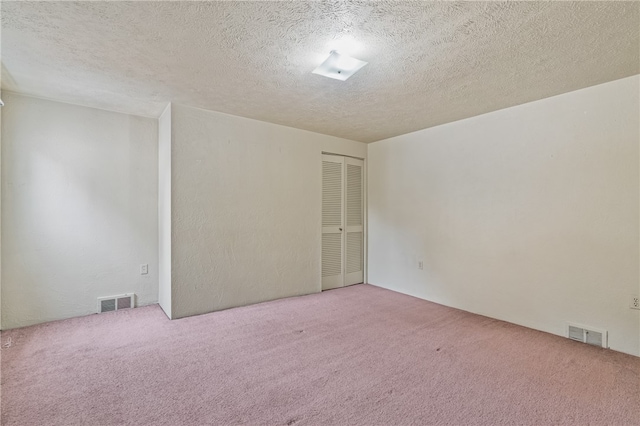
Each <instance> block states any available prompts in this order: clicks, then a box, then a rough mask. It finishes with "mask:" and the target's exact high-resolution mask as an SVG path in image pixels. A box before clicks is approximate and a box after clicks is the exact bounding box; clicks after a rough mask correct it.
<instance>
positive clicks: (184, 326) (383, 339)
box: [1, 285, 640, 426]
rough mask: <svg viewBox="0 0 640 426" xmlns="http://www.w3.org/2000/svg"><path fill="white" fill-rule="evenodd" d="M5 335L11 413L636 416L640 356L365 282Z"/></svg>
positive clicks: (499, 421)
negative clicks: (193, 312) (217, 308)
mask: <svg viewBox="0 0 640 426" xmlns="http://www.w3.org/2000/svg"><path fill="white" fill-rule="evenodd" d="M8 339H11V342H12V346H11V347H9V348H3V349H2V361H1V362H2V404H1V407H2V416H1V419H2V424H3V425H6V426H9V425H29V426H36V425H171V426H178V425H235V424H249V425H296V426H298V425H412V424H415V425H445V424H447V425H504V424H509V425H515V424H518V425H545V424H554V425H596V424H602V425H638V424H640V358H636V357H632V356H627V355H624V354H621V353H616V352H613V351H608V350H604V349H599V348H595V347H591V346H587V345H583V344H580V343H575V342H572V341H569V340H567V339H563V338H560V337H556V336H552V335H549V334H546V333H541V332H537V331H534V330H530V329H526V328H523V327H519V326H515V325H511V324H508V323H504V322H501V321H497V320H492V319H489V318H485V317H481V316H477V315H473V314H469V313H465V312H462V311H458V310H455V309H451V308H446V307H443V306H440V305H436V304H433V303H429V302H426V301H423V300H419V299H415V298H412V297H409V296H404V295H401V294H398V293H394V292H391V291H387V290H383V289H380V288H376V287H372V286H367V285H358V286H353V287H348V288H344V289H339V290H333V291H329V292H326V293H322V294H317V295H311V296H304V297H298V298H291V299H285V300H278V301H274V302H268V303H263V304H259V305H254V306H248V307H244V308H237V309H232V310H228V311H223V312H217V313H213V314H208V315H202V316H198V317H191V318H186V319H181V320H176V321H169V320H168V319H166V317H165V316H164V314H163V313H162V311H161V310H160V308H159V307H157V306H150V307H145V308H137V309H133V310H130V311H120V312H116V313H109V314H102V315H93V316H89V317H84V318H75V319H70V320H65V321H59V322H55V323H49V324H44V325H39V326H34V327H28V328H23V329H18V330H12V331H8V332H4V333H2V343H3V344H4V343H6V342H7V341H8Z"/></svg>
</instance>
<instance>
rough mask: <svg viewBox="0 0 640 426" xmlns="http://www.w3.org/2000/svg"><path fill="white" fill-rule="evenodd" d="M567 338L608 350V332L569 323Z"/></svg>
mask: <svg viewBox="0 0 640 426" xmlns="http://www.w3.org/2000/svg"><path fill="white" fill-rule="evenodd" d="M567 337H568V338H569V339H571V340H575V341H576V342H582V343H586V344H588V345H593V346H600V347H602V348H607V347H608V346H607V331H606V330H601V329H597V328H593V327H586V326H583V325H580V324H573V323H567Z"/></svg>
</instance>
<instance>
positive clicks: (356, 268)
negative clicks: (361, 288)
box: [344, 157, 364, 285]
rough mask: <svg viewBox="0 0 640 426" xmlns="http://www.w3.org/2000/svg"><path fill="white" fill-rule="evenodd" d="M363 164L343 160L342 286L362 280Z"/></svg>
mask: <svg viewBox="0 0 640 426" xmlns="http://www.w3.org/2000/svg"><path fill="white" fill-rule="evenodd" d="M363 166H364V162H363V161H362V160H357V159H355V158H348V157H347V158H345V174H346V182H345V183H346V185H345V186H346V190H345V198H346V200H345V205H346V209H345V210H346V216H347V217H346V227H345V229H346V238H345V240H346V241H345V243H346V250H345V277H344V285H351V284H359V283H361V282H363V281H364V280H363V279H364V273H363V270H364V268H363V266H364V227H363V225H364V211H363V210H364V209H363V201H364V200H363V198H364V197H363V184H362V183H363V172H364V170H363V169H364V167H363Z"/></svg>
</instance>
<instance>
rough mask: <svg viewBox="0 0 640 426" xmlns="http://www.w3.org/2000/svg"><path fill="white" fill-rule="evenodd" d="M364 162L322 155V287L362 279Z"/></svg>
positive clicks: (359, 281) (358, 281) (349, 283)
mask: <svg viewBox="0 0 640 426" xmlns="http://www.w3.org/2000/svg"><path fill="white" fill-rule="evenodd" d="M363 191H364V161H363V160H360V159H356V158H351V157H343V156H340V155H329V154H323V155H322V290H330V289H332V288H338V287H344V286H347V285H352V284H359V283H362V282H363V281H364V192H363Z"/></svg>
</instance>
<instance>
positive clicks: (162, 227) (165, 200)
mask: <svg viewBox="0 0 640 426" xmlns="http://www.w3.org/2000/svg"><path fill="white" fill-rule="evenodd" d="M158 281H159V285H158V303H159V304H160V306H161V307H162V309H163V310H164V312H165V313H166V314H167V316H168V317H169V318H171V317H172V314H171V104H169V105H168V106H167V108H166V109H165V110H164V112H163V113H162V115H161V116H160V118H159V119H158Z"/></svg>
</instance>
